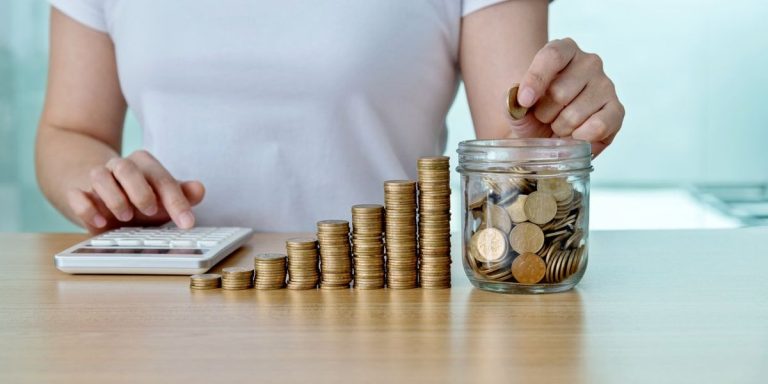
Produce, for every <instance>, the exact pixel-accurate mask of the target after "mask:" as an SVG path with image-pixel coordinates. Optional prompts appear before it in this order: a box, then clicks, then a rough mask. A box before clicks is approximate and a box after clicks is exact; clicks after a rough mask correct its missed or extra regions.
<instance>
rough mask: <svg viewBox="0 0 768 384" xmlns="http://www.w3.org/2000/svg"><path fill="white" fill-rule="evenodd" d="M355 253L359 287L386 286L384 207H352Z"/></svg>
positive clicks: (361, 205)
mask: <svg viewBox="0 0 768 384" xmlns="http://www.w3.org/2000/svg"><path fill="white" fill-rule="evenodd" d="M352 255H353V257H354V281H355V288H357V289H379V288H384V207H383V206H381V205H378V204H358V205H355V206H353V207H352Z"/></svg>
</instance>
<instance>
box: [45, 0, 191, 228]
mask: <svg viewBox="0 0 768 384" xmlns="http://www.w3.org/2000/svg"><path fill="white" fill-rule="evenodd" d="M125 113H126V102H125V100H124V98H123V96H122V93H121V90H120V85H119V82H118V76H117V66H116V62H115V51H114V46H113V45H112V41H111V39H110V38H109V36H108V35H106V34H104V33H101V32H98V31H95V30H92V29H90V28H87V27H85V26H83V25H82V24H79V23H78V22H76V21H74V20H73V19H71V18H69V17H68V16H66V15H64V14H62V13H61V12H59V11H57V10H56V9H52V12H51V38H50V64H49V73H48V89H47V93H46V99H45V106H44V108H43V112H42V116H41V119H40V125H39V128H38V134H37V142H36V153H35V160H36V171H37V179H38V183H39V184H40V187H41V189H42V191H43V193H44V194H45V196H46V197H47V198H48V199H49V200H50V201H51V203H52V204H53V205H54V206H55V207H56V208H57V209H58V210H59V211H61V212H62V213H63V214H64V215H65V216H67V217H68V218H69V219H70V220H72V221H74V222H76V223H79V224H81V225H83V226H84V227H86V228H88V229H89V230H90V231H92V232H99V231H102V230H105V229H108V228H112V227H117V226H120V225H123V223H132V224H135V225H144V224H150V223H160V222H162V221H163V220H166V221H167V220H168V218H169V216H170V217H173V218H174V220H175V221H176V222H177V224H179V225H180V226H192V224H193V223H194V218H193V217H192V218H190V217H189V216H187V214H189V215H190V216H191V213H189V212H190V204H194V203H196V202H199V200H201V199H202V194H203V189H202V185H201V184H200V183H198V182H192V183H181V184H180V183H178V182H176V180H175V179H173V178H172V177H171V176H170V175H169V174H168V173H167V171H165V169H164V168H163V167H162V166H161V165H160V164H159V163H158V162H157V161H156V160H155V159H154V158H153V157H152V156H151V155H150V154H148V153H146V152H144V151H139V152H137V153H134V154H132V155H131V156H129V157H127V158H121V157H120V150H121V145H122V127H123V120H124V118H125ZM166 207H167V210H166V209H165V208H166ZM169 212H170V214H169Z"/></svg>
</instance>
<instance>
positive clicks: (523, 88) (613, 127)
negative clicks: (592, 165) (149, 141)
mask: <svg viewBox="0 0 768 384" xmlns="http://www.w3.org/2000/svg"><path fill="white" fill-rule="evenodd" d="M517 100H518V102H519V103H520V105H522V106H524V107H529V108H530V107H533V111H529V113H528V115H526V117H525V118H524V119H521V120H519V121H514V122H513V123H512V130H513V132H512V135H513V136H515V137H552V136H554V137H573V138H574V139H581V140H587V141H590V142H591V143H592V153H593V154H595V155H598V154H599V153H600V152H602V151H603V150H604V149H605V148H606V147H607V146H608V145H610V144H611V142H612V141H613V139H614V137H615V136H616V134H617V133H618V131H619V129H620V128H621V124H622V122H623V121H624V106H623V105H622V104H621V102H619V98H618V96H616V88H615V87H614V85H613V82H612V81H611V79H609V78H608V76H607V75H606V74H605V72H604V71H603V62H602V60H601V59H600V57H599V56H598V55H596V54H594V53H586V52H584V51H582V50H581V49H580V48H579V46H578V45H576V42H574V41H573V40H571V39H568V38H567V39H563V40H553V41H551V42H549V43H548V44H547V45H545V46H544V48H542V49H541V50H539V52H538V53H537V54H536V56H535V57H534V59H533V62H532V63H531V65H530V67H529V68H528V72H526V74H525V75H524V76H523V79H522V81H521V83H520V88H519V91H518V93H517ZM531 112H533V113H531Z"/></svg>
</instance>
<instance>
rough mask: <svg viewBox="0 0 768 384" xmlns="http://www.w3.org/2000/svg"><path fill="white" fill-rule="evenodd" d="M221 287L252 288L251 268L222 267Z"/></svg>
mask: <svg viewBox="0 0 768 384" xmlns="http://www.w3.org/2000/svg"><path fill="white" fill-rule="evenodd" d="M221 287H222V288H224V289H230V290H239V289H249V288H253V268H245V267H228V268H224V269H222V270H221Z"/></svg>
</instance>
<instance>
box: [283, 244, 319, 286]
mask: <svg viewBox="0 0 768 384" xmlns="http://www.w3.org/2000/svg"><path fill="white" fill-rule="evenodd" d="M285 249H286V251H287V253H288V289H296V290H302V289H314V288H316V287H317V281H318V279H319V278H320V276H319V272H318V269H317V268H318V256H319V255H318V252H317V240H315V239H313V238H306V237H294V238H291V239H288V240H287V241H286V242H285Z"/></svg>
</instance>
